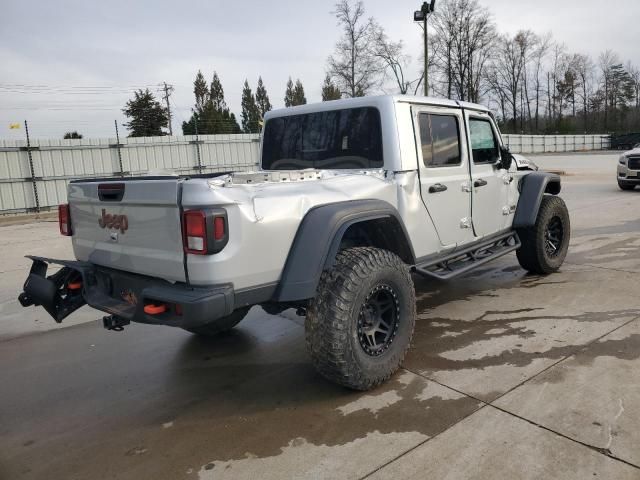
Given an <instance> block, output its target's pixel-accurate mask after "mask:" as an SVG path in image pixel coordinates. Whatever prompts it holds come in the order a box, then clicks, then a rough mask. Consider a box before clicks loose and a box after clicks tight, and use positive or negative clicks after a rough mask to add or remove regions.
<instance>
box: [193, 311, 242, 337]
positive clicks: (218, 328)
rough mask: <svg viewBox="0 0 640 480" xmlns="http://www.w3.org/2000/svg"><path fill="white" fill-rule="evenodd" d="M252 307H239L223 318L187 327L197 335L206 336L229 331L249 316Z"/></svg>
mask: <svg viewBox="0 0 640 480" xmlns="http://www.w3.org/2000/svg"><path fill="white" fill-rule="evenodd" d="M250 309H251V307H245V308H239V309H238V310H235V311H234V312H233V313H232V314H231V315H228V316H226V317H223V318H219V319H218V320H215V321H213V322H211V323H206V324H204V325H200V326H199V327H193V328H185V330H186V331H187V332H191V333H194V334H196V335H202V336H204V337H212V336H215V335H219V334H221V333H225V332H228V331H229V330H231V329H232V328H233V327H235V326H236V325H237V324H238V323H240V322H241V321H242V319H244V317H246V316H247V313H249V310H250Z"/></svg>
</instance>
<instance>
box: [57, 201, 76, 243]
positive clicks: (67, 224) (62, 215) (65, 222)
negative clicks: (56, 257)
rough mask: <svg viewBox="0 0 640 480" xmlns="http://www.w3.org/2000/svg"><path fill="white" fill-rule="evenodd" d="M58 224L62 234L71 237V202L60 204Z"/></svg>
mask: <svg viewBox="0 0 640 480" xmlns="http://www.w3.org/2000/svg"><path fill="white" fill-rule="evenodd" d="M58 225H59V226H60V235H64V236H65V237H70V236H71V235H72V233H73V232H72V231H71V213H70V209H69V204H67V203H63V204H62V205H58Z"/></svg>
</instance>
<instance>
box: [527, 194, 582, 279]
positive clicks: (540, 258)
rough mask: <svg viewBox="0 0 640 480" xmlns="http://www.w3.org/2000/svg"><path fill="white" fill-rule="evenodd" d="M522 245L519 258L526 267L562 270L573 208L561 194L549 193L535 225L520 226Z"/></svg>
mask: <svg viewBox="0 0 640 480" xmlns="http://www.w3.org/2000/svg"><path fill="white" fill-rule="evenodd" d="M518 236H519V237H520V241H521V242H522V247H520V249H519V250H518V251H517V256H518V261H519V262H520V265H521V266H522V268H524V269H525V270H528V271H529V272H531V273H536V274H541V275H544V274H549V273H553V272H556V271H558V269H559V268H560V267H561V266H562V264H563V263H564V259H565V258H566V256H567V251H568V250H569V240H570V238H571V222H570V221H569V211H568V210H567V206H566V205H565V203H564V200H562V198H560V197H555V196H551V195H545V196H544V197H543V198H542V203H541V204H540V210H538V218H537V219H536V223H535V225H534V226H532V227H528V228H522V229H519V230H518Z"/></svg>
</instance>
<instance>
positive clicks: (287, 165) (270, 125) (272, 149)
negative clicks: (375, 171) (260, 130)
mask: <svg viewBox="0 0 640 480" xmlns="http://www.w3.org/2000/svg"><path fill="white" fill-rule="evenodd" d="M382 165H383V160H382V132H381V127H380V113H379V112H378V110H377V109H376V108H373V107H363V108H349V109H344V110H332V111H328V112H315V113H308V114H303V115H290V116H286V117H278V118H273V119H271V120H268V121H267V122H266V124H265V129H264V138H263V144H262V168H263V169H265V170H300V169H305V168H316V169H361V168H362V169H370V168H382Z"/></svg>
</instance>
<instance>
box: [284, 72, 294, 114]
mask: <svg viewBox="0 0 640 480" xmlns="http://www.w3.org/2000/svg"><path fill="white" fill-rule="evenodd" d="M294 100H295V98H294V97H293V81H292V80H291V77H289V81H288V82H287V90H286V91H285V92H284V106H285V107H287V108H288V107H292V106H293V102H294Z"/></svg>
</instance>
